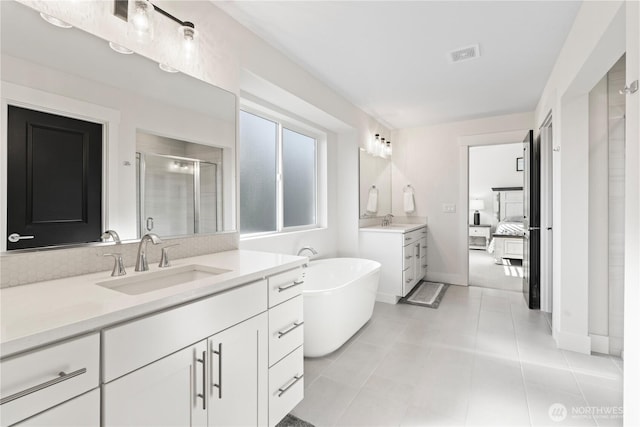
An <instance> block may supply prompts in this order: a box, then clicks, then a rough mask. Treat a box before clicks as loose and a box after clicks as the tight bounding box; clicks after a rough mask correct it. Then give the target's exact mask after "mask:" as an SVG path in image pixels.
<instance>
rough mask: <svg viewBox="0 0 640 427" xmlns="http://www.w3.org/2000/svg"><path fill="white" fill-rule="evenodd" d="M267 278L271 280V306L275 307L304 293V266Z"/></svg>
mask: <svg viewBox="0 0 640 427" xmlns="http://www.w3.org/2000/svg"><path fill="white" fill-rule="evenodd" d="M267 280H268V281H269V307H273V306H275V305H278V304H280V303H281V302H283V301H286V300H288V299H290V298H293V297H295V296H296V295H300V294H301V293H302V285H303V283H304V272H303V269H302V268H294V269H293V270H289V271H285V272H284V273H280V274H275V275H273V276H271V277H269V278H268V279H267Z"/></svg>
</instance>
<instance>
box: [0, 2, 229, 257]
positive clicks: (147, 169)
mask: <svg viewBox="0 0 640 427" xmlns="http://www.w3.org/2000/svg"><path fill="white" fill-rule="evenodd" d="M0 8H1V10H0V16H1V20H2V21H1V23H2V26H1V40H0V41H1V45H2V52H1V53H2V58H1V61H2V62H1V70H0V77H1V87H0V89H1V93H0V96H1V98H2V100H1V101H2V120H1V122H2V123H1V125H0V126H2V128H1V134H2V139H1V141H2V146H1V148H2V157H4V158H5V159H6V158H7V157H6V156H5V153H10V152H11V145H10V141H9V140H11V138H12V136H8V135H11V130H10V129H9V125H8V124H7V117H8V116H9V115H10V113H9V111H10V110H12V109H15V108H14V107H17V108H19V109H25V110H27V111H34V112H35V114H40V113H43V114H46V115H50V116H56V117H57V116H59V117H62V118H63V119H71V120H78V121H80V122H83V123H84V122H87V123H89V124H91V123H95V124H98V125H100V127H99V128H98V130H97V133H98V134H100V136H101V138H102V141H101V145H97V147H98V148H97V149H96V148H94V149H93V150H94V153H95V151H96V150H97V151H101V152H100V153H99V154H100V155H101V163H102V166H101V168H102V170H101V173H100V174H98V178H96V180H98V181H97V184H96V181H94V182H93V186H94V187H95V186H96V185H97V187H98V188H101V191H100V194H95V192H96V191H97V190H96V191H91V190H87V188H88V186H87V185H85V183H84V182H85V181H83V179H85V178H86V177H85V176H84V175H83V172H82V171H83V168H85V169H86V166H85V165H84V164H83V163H82V159H83V156H84V154H82V153H83V152H82V151H74V148H73V147H74V146H78V147H85V148H86V147H88V146H89V145H87V144H86V143H85V142H84V137H83V136H82V135H84V134H83V133H82V131H78V132H76V131H75V130H72V131H69V133H73V134H74V135H76V134H77V135H80V136H78V137H77V143H76V142H74V141H75V140H74V141H71V142H68V143H67V142H65V143H64V144H66V145H64V144H63V145H64V147H65V148H64V150H62V149H57V148H56V149H55V150H50V151H52V154H51V153H50V154H47V152H46V151H45V150H40V149H36V148H37V147H47V146H48V145H47V144H46V141H49V140H51V141H53V140H55V139H56V138H58V137H59V136H60V134H61V133H60V132H59V131H58V130H59V129H58V127H57V125H55V124H53V125H46V126H44V125H43V126H40V128H46V129H49V130H48V131H47V132H48V133H47V132H44V133H43V132H40V133H41V134H42V135H43V137H42V138H41V139H40V140H41V141H44V142H38V143H37V144H36V143H32V142H29V141H31V139H30V138H31V136H30V135H31V134H34V135H35V133H34V132H31V130H29V131H27V132H26V133H25V135H26V136H25V137H24V139H25V141H26V143H25V144H27V146H28V148H26V149H25V150H26V151H25V152H26V153H27V154H26V155H27V156H31V157H28V162H27V169H28V170H26V171H22V172H19V173H22V174H26V175H25V176H27V177H28V178H26V179H25V181H26V183H25V184H19V185H18V187H21V188H22V187H24V192H25V193H26V194H27V196H26V197H25V199H27V202H26V204H27V205H28V206H27V207H26V208H22V207H20V208H19V209H17V210H18V211H20V212H21V214H22V215H25V216H26V217H27V221H26V222H27V223H29V221H31V222H32V223H34V224H35V223H37V222H38V221H39V222H40V223H41V225H42V226H43V227H45V225H46V226H50V225H51V224H52V223H54V222H56V221H58V222H64V221H65V220H64V219H62V220H60V218H62V217H63V213H64V212H56V211H55V208H54V209H51V208H48V207H46V206H49V205H46V204H44V202H40V201H38V200H36V197H37V196H38V195H43V194H44V195H45V196H46V197H45V198H44V199H45V202H46V203H55V202H56V201H59V200H60V198H61V197H63V198H64V197H69V200H72V202H69V203H68V204H67V206H71V207H72V206H73V203H75V202H73V200H76V201H79V202H77V203H78V207H77V208H75V209H71V208H69V209H67V210H68V211H69V212H67V213H66V214H69V215H71V217H72V218H77V219H78V222H82V221H84V220H85V219H86V218H85V217H87V215H85V214H84V211H85V210H86V207H85V205H84V203H85V201H86V199H88V198H91V199H92V200H94V202H95V201H96V200H97V205H96V206H98V210H99V213H100V215H99V217H98V220H97V221H98V222H99V224H98V225H96V226H95V227H96V228H95V229H94V228H92V229H91V231H90V232H89V237H86V235H85V236H82V237H77V238H76V237H74V233H75V232H74V231H67V230H66V229H64V230H63V231H62V232H61V231H60V230H61V229H59V230H58V231H57V236H58V237H55V235H56V233H53V234H54V237H53V238H52V239H53V240H49V241H46V242H39V240H40V239H39V237H38V236H36V237H35V238H33V239H31V238H29V236H31V235H35V234H36V233H35V232H34V230H36V229H37V228H34V227H35V225H33V224H32V225H28V224H27V225H26V228H24V229H21V230H18V229H15V230H14V229H10V226H13V225H12V224H13V223H12V222H11V220H10V219H9V218H8V217H9V216H10V215H11V214H10V213H11V212H12V210H16V209H15V208H16V207H17V206H20V205H21V203H23V202H18V201H17V200H16V197H15V196H14V195H9V196H7V195H6V193H7V192H6V189H7V188H9V187H8V186H11V181H12V175H9V174H8V173H9V172H12V173H13V172H14V171H15V170H17V169H18V168H16V167H11V164H13V163H12V161H11V159H9V160H8V161H2V183H1V186H2V191H1V193H3V195H2V196H1V198H2V209H1V210H2V213H1V214H0V219H1V220H2V224H1V226H2V233H1V234H0V237H2V240H3V244H2V245H1V246H0V249H2V250H13V249H21V248H24V247H36V248H37V247H43V246H44V247H49V246H57V245H66V244H79V243H90V242H100V234H101V231H104V230H105V229H113V230H116V231H117V232H118V233H119V234H120V237H121V238H122V239H123V240H127V239H136V238H139V237H140V236H141V235H142V234H145V233H146V232H154V233H157V234H159V235H160V236H163V237H171V236H184V235H189V234H193V233H216V232H225V231H233V230H235V229H236V206H235V198H236V194H235V192H236V185H235V175H236V162H235V141H236V117H237V107H236V96H235V95H234V94H233V93H230V92H228V91H225V90H223V89H220V88H218V87H215V86H213V85H210V84H208V83H206V82H203V81H200V80H198V79H195V78H193V77H190V76H187V75H185V74H182V73H168V72H165V71H162V70H161V69H160V68H159V67H158V64H157V63H156V62H153V61H151V60H149V59H147V58H144V57H142V56H140V55H138V54H130V55H122V54H118V53H116V52H114V50H112V49H110V47H109V44H108V43H107V41H105V40H102V39H100V38H98V37H95V36H93V35H91V34H88V33H86V32H84V31H82V30H79V29H76V28H70V29H62V28H58V27H54V26H52V25H50V24H49V23H47V22H45V21H44V20H43V19H41V17H40V15H39V13H38V12H37V11H35V10H33V9H31V8H29V7H27V6H25V5H22V4H19V3H16V2H13V1H2V2H0ZM28 120H29V119H28V118H27V121H28ZM74 123H75V122H72V124H74ZM21 126H22V125H20V124H18V126H17V127H21ZM29 126H31V125H29ZM32 127H33V128H34V129H35V128H36V127H37V126H32ZM29 129H31V127H29ZM38 129H39V128H38ZM51 129H54V131H50V130H51ZM65 132H66V130H65ZM74 132H76V133H74ZM65 141H66V140H65ZM29 144H31V145H29ZM74 144H75V145H74ZM34 147H36V148H34ZM67 149H68V150H69V151H65V150H67ZM33 153H36V154H33ZM38 153H40V154H38ZM78 153H81V154H78ZM85 154H86V153H85ZM38 159H39V160H38ZM74 162H75V163H74ZM98 162H100V158H98ZM43 164H44V165H47V167H48V169H44V168H43V167H42V166H41V165H43ZM39 165H40V166H39ZM74 167H75V168H76V169H77V170H78V172H77V173H76V172H74V169H73V168H74ZM58 171H59V172H60V173H57V172H58ZM62 172H64V173H62ZM32 177H35V178H32ZM48 177H51V178H55V179H48ZM87 179H88V178H87ZM78 183H81V184H78ZM74 191H75V192H74ZM83 191H84V193H83ZM12 194H13V193H12ZM74 194H75V195H77V197H76V198H75V199H74V198H73V197H74ZM7 212H9V213H7ZM42 212H45V213H46V215H43V214H42ZM83 215H84V216H83ZM59 217H60V218H59ZM38 218H40V219H42V220H39V219H38ZM94 221H95V219H94ZM67 222H68V221H67ZM43 224H44V225H43ZM12 234H14V236H13V237H12V239H13V240H16V239H17V238H16V237H15V234H18V235H19V236H20V237H27V239H17V240H18V241H25V242H26V240H30V245H27V246H20V245H13V244H12V242H9V241H8V238H9V236H11V235H12Z"/></svg>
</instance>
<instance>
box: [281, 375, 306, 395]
mask: <svg viewBox="0 0 640 427" xmlns="http://www.w3.org/2000/svg"><path fill="white" fill-rule="evenodd" d="M303 377H304V374H303V375H300V376H298V375H296V376H295V377H293V378H292V381H291V383H290V384H289V385H288V386H286V387H280V388H279V389H278V392H279V393H278V397H280V396H282V395H283V394H285V393H286V392H287V391H289V389H290V388H291V387H293V386H294V385H296V383H297V382H298V381H300V380H301V379H302V378H303Z"/></svg>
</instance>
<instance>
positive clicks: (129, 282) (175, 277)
mask: <svg viewBox="0 0 640 427" xmlns="http://www.w3.org/2000/svg"><path fill="white" fill-rule="evenodd" d="M230 271H231V270H225V269H223V268H214V267H207V266H204V265H196V264H193V265H185V266H183V267H176V268H171V269H168V270H162V271H154V272H151V273H135V274H134V275H131V276H127V277H120V278H117V279H110V280H105V281H103V282H98V283H96V285H98V286H102V287H103V288H108V289H112V290H114V291H118V292H122V293H124V294H128V295H140V294H145V293H147V292H152V291H157V290H158V289H164V288H169V287H171V286H176V285H181V284H184V283H188V282H193V281H196V280H200V279H206V278H207V277H212V276H216V275H218V274H223V273H228V272H230Z"/></svg>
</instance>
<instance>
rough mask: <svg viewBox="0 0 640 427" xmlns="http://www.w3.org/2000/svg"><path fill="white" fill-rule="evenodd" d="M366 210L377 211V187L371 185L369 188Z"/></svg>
mask: <svg viewBox="0 0 640 427" xmlns="http://www.w3.org/2000/svg"><path fill="white" fill-rule="evenodd" d="M367 212H369V213H376V212H378V189H377V188H375V187H371V188H370V189H369V200H367Z"/></svg>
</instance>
